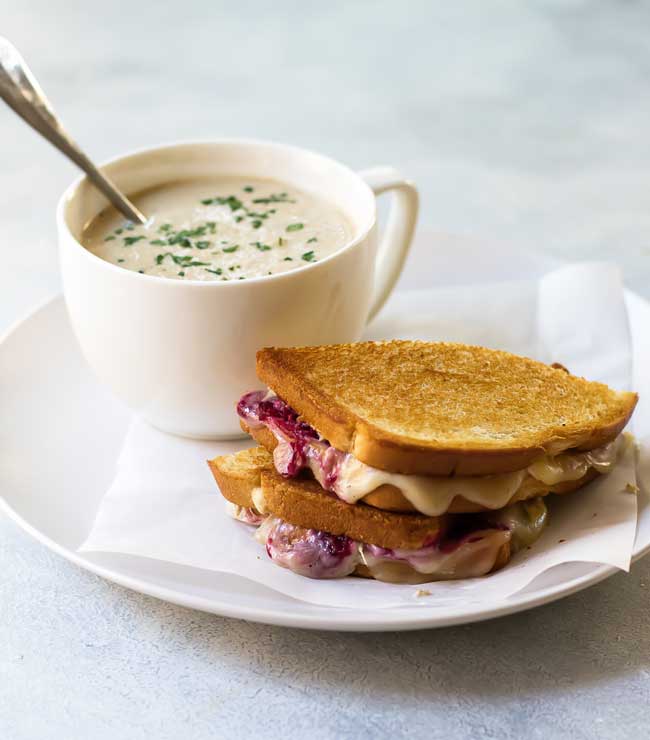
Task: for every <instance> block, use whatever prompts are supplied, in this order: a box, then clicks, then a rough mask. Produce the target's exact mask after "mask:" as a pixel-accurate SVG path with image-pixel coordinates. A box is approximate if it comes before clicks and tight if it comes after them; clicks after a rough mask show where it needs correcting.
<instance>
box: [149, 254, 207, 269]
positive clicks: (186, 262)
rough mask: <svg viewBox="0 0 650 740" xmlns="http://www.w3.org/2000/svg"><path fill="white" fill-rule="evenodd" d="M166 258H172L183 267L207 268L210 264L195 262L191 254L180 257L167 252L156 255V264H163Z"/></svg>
mask: <svg viewBox="0 0 650 740" xmlns="http://www.w3.org/2000/svg"><path fill="white" fill-rule="evenodd" d="M165 257H171V258H172V260H173V261H174V262H175V263H176V264H177V265H180V266H181V267H205V266H206V265H209V264H210V263H209V262H196V261H194V260H193V259H192V255H191V254H184V255H178V254H172V253H171V252H165V254H159V255H156V264H157V265H160V264H162V262H163V260H164V259H165Z"/></svg>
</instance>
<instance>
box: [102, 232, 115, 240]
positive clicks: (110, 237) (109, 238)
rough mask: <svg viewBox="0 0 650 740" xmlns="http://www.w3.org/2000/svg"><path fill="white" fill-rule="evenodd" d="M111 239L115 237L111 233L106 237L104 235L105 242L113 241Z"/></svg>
mask: <svg viewBox="0 0 650 740" xmlns="http://www.w3.org/2000/svg"><path fill="white" fill-rule="evenodd" d="M113 239H115V237H114V236H113V235H112V234H109V235H108V236H107V237H104V241H105V242H110V241H113Z"/></svg>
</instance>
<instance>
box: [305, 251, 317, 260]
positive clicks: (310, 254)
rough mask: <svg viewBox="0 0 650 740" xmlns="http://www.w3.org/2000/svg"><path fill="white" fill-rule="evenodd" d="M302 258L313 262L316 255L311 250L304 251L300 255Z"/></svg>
mask: <svg viewBox="0 0 650 740" xmlns="http://www.w3.org/2000/svg"><path fill="white" fill-rule="evenodd" d="M302 258H303V259H304V260H305V262H313V261H314V260H315V259H316V255H315V254H314V252H313V251H311V252H305V253H304V254H303V255H302Z"/></svg>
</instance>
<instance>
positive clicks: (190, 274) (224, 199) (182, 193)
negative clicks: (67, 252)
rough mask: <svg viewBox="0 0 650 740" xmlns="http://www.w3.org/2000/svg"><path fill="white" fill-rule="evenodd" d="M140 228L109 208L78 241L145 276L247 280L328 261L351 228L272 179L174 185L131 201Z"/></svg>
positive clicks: (334, 211)
mask: <svg viewBox="0 0 650 740" xmlns="http://www.w3.org/2000/svg"><path fill="white" fill-rule="evenodd" d="M134 200H135V202H136V204H137V205H138V207H139V208H140V210H141V211H142V212H143V213H145V214H146V215H147V217H148V218H149V220H148V221H147V223H146V224H144V225H140V224H133V223H131V222H130V221H124V217H123V216H121V215H120V214H119V213H118V212H117V211H116V210H115V209H114V208H112V207H111V208H107V209H106V210H105V211H103V212H102V213H100V214H99V215H98V216H97V217H96V218H95V219H94V220H93V221H92V222H91V223H90V224H88V226H87V227H86V228H85V229H84V233H83V236H82V242H83V244H84V245H85V246H86V248H87V249H88V250H90V251H91V252H92V253H93V254H96V255H97V256H98V257H101V258H102V259H104V260H106V261H108V262H112V263H114V264H116V265H119V266H120V267H124V268H126V269H127V270H134V271H136V272H141V273H144V274H146V275H158V276H161V277H168V278H176V279H179V280H182V279H183V278H184V279H186V280H245V279H246V278H252V277H260V276H264V275H275V274H277V273H280V272H287V271H288V270H293V269H296V268H297V267H302V266H304V265H306V264H308V263H311V262H317V261H318V260H321V259H323V258H324V257H327V256H328V255H330V254H333V253H334V252H336V251H338V250H339V249H341V247H343V246H344V245H345V244H347V243H348V242H349V241H350V239H351V238H352V235H353V230H352V226H351V225H350V223H349V221H348V220H347V219H346V217H345V216H344V214H343V213H341V211H340V210H339V209H338V208H336V207H335V206H333V205H331V204H330V203H328V202H326V201H324V200H321V199H320V198H317V197H314V196H313V195H310V194H308V193H305V192H303V191H301V190H297V189H296V188H293V187H290V186H289V185H286V184H284V183H282V182H278V181H275V180H256V179H254V178H246V179H241V178H236V177H220V178H215V179H201V180H192V181H187V182H175V183H170V184H167V185H162V186H159V187H156V188H152V189H150V190H146V191H144V192H142V193H140V194H139V195H137V196H136V197H135V198H134Z"/></svg>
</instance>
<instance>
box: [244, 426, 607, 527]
mask: <svg viewBox="0 0 650 740" xmlns="http://www.w3.org/2000/svg"><path fill="white" fill-rule="evenodd" d="M241 427H242V429H243V430H244V431H245V432H247V433H248V434H250V435H251V436H252V437H253V439H254V440H255V441H256V442H258V443H259V444H261V445H262V447H264V448H266V449H267V450H268V451H269V452H273V450H274V449H275V446H276V445H277V443H278V442H277V439H276V438H275V437H274V436H273V433H272V432H271V431H269V429H268V428H267V427H258V428H257V429H250V428H249V427H248V426H247V425H246V424H245V423H244V422H241ZM598 475H599V474H598V471H597V470H595V469H594V468H591V469H590V470H588V471H587V473H586V474H585V475H584V476H583V477H582V478H579V479H578V480H574V481H563V482H562V483H555V484H554V485H551V486H548V485H545V484H544V483H542V482H541V481H538V480H536V479H535V478H533V476H532V475H528V476H527V477H526V478H525V479H524V481H523V482H522V484H521V487H520V488H519V489H518V490H517V491H516V493H515V494H514V495H513V497H512V498H511V499H510V501H509V502H508V503H507V504H505V505H506V506H509V505H510V504H514V503H515V502H517V501H526V500H527V499H530V498H535V497H536V496H546V495H548V494H549V493H558V494H562V493H571V492H572V491H577V490H578V488H582V486H585V485H587V483H590V482H591V481H592V480H594V479H595V478H597V477H598ZM362 501H363V502H364V503H366V504H368V505H369V506H374V507H376V508H378V509H383V510H384V511H396V512H403V513H406V512H414V511H417V509H415V507H414V506H413V504H411V502H410V501H408V500H407V499H406V498H405V496H404V494H403V493H402V492H401V491H400V490H399V488H397V487H396V486H393V485H390V484H384V485H381V486H379V487H378V488H375V490H374V491H371V492H370V493H369V494H367V495H366V496H364V497H363V499H362ZM489 510H490V509H488V508H487V507H485V506H481V505H480V504H475V503H473V502H472V501H468V500H467V499H465V498H463V497H462V496H456V498H454V499H453V501H452V502H451V504H450V505H449V509H448V510H447V513H449V514H471V513H475V512H479V511H489Z"/></svg>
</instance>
